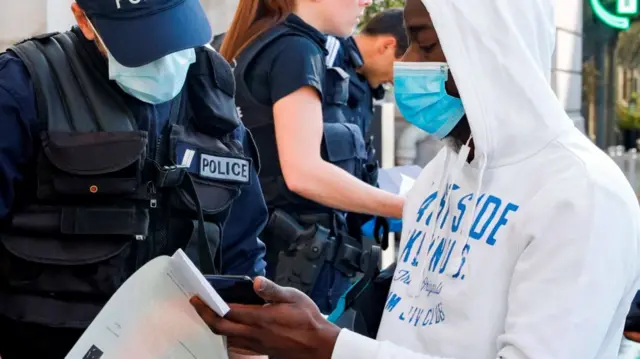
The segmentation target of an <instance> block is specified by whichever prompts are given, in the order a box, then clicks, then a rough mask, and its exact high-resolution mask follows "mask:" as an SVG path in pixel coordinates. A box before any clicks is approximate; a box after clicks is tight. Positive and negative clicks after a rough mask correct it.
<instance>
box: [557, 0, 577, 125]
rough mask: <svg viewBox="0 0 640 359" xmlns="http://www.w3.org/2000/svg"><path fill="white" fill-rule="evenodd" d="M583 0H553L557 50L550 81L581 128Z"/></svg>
mask: <svg viewBox="0 0 640 359" xmlns="http://www.w3.org/2000/svg"><path fill="white" fill-rule="evenodd" d="M583 1H584V0H556V52H555V54H554V61H553V64H554V66H553V70H552V75H551V83H552V86H553V89H554V91H555V93H556V95H557V96H558V98H559V99H560V101H561V102H562V103H563V105H564V108H565V110H566V111H567V114H568V115H569V116H570V117H571V119H573V121H574V122H575V123H576V126H578V128H580V129H581V130H582V131H583V132H584V129H585V121H584V118H582V115H581V113H580V109H581V107H582V40H583V39H582V11H583Z"/></svg>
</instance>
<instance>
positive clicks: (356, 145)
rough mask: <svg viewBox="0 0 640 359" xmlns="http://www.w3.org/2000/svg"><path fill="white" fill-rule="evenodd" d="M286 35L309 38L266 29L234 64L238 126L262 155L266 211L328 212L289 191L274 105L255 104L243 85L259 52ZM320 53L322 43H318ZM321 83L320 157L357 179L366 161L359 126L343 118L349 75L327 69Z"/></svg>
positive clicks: (293, 30) (299, 33)
mask: <svg viewBox="0 0 640 359" xmlns="http://www.w3.org/2000/svg"><path fill="white" fill-rule="evenodd" d="M284 36H302V37H308V35H306V34H305V33H303V32H302V31H301V30H299V29H297V28H295V27H293V26H288V25H287V24H286V22H285V23H284V24H281V25H278V26H276V27H274V28H272V29H270V30H267V32H265V33H264V34H262V35H261V36H260V37H259V38H258V39H256V40H255V41H253V42H252V43H251V44H250V45H249V46H248V47H247V48H246V49H245V50H244V51H243V52H242V54H241V55H240V56H239V57H238V58H237V59H236V67H235V68H234V76H235V79H236V86H237V96H236V104H237V106H238V107H239V108H240V109H241V112H242V121H243V123H244V124H245V126H246V127H247V128H249V129H250V130H251V132H252V133H253V136H254V139H255V142H256V146H257V147H258V149H259V150H260V159H261V161H262V169H261V173H260V182H261V184H262V189H263V191H264V196H265V200H266V201H267V206H268V207H269V208H281V209H285V210H286V209H289V210H291V211H292V212H295V213H319V212H330V211H331V210H330V209H327V208H326V207H324V206H321V205H320V204H318V203H315V202H312V201H309V200H307V199H304V198H302V197H300V196H298V195H297V194H295V193H293V192H291V191H290V190H289V189H288V188H287V186H286V184H285V182H284V178H283V176H282V172H281V169H280V163H279V160H278V151H277V147H276V137H275V130H274V125H273V106H272V105H271V104H263V103H260V102H259V101H258V100H256V99H255V98H254V97H253V96H252V94H251V91H250V90H249V87H248V85H247V83H246V81H245V80H246V79H245V76H246V71H247V69H248V67H249V66H251V64H252V61H253V60H254V58H255V57H256V55H258V54H259V53H260V52H261V50H263V49H264V48H266V46H268V45H269V44H271V43H273V42H274V41H275V40H277V39H279V38H281V37H284ZM317 45H318V48H319V49H323V46H324V44H317ZM326 71H327V72H326V77H325V83H324V84H323V94H324V102H323V104H322V105H323V121H324V136H323V140H322V149H321V153H322V157H323V158H324V159H325V160H327V161H328V162H331V163H333V164H335V165H337V166H339V167H341V168H343V169H344V170H346V171H347V172H349V173H351V174H352V175H354V176H356V177H358V178H360V177H361V171H362V166H363V163H364V161H365V160H366V159H367V151H366V148H365V142H364V138H363V136H362V132H361V131H360V129H359V127H358V126H357V125H356V124H354V123H350V122H349V121H348V120H347V116H346V112H345V111H346V105H347V101H348V99H349V75H348V74H347V73H346V72H345V71H344V70H343V69H341V68H339V67H327V70H326Z"/></svg>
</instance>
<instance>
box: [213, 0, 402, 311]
mask: <svg viewBox="0 0 640 359" xmlns="http://www.w3.org/2000/svg"><path fill="white" fill-rule="evenodd" d="M369 3H370V1H369V0H347V1H345V0H326V1H314V0H296V1H288V0H270V1H265V0H253V1H252V0H243V1H240V3H239V5H238V9H237V12H236V15H235V19H234V22H233V23H232V25H231V27H230V28H229V31H228V32H227V33H226V35H225V40H224V42H223V44H222V48H221V54H222V55H223V56H224V57H225V58H226V59H227V60H228V61H229V62H231V63H234V64H235V68H234V75H235V78H236V84H237V96H236V104H237V105H238V107H239V111H240V113H241V117H242V121H243V123H244V124H245V125H246V126H247V127H248V128H249V129H250V130H251V132H252V133H253V135H254V137H255V140H256V144H257V147H258V150H259V151H260V158H261V162H262V169H261V172H260V182H261V184H262V188H263V191H264V193H265V199H266V201H267V206H268V207H269V211H270V221H269V223H268V224H267V227H266V228H265V232H264V234H263V235H262V236H261V238H262V239H263V240H264V241H265V244H266V246H267V275H268V276H269V277H271V278H274V279H275V280H276V281H277V282H278V283H280V284H282V285H287V286H293V287H296V288H298V289H300V290H302V291H304V292H306V293H308V294H310V295H311V297H312V298H313V299H314V300H315V302H316V303H317V304H318V306H319V307H320V309H321V310H322V311H323V312H324V313H328V312H330V311H331V310H332V309H333V308H334V306H335V304H336V303H337V300H338V298H339V297H340V296H341V294H342V293H344V292H345V291H346V290H347V289H348V287H349V285H350V282H351V279H352V278H353V277H354V276H355V275H356V274H357V273H358V272H365V273H366V272H368V270H369V269H371V268H373V267H374V266H375V263H377V260H376V259H372V258H371V257H369V254H370V253H373V252H375V250H376V249H375V248H370V247H371V242H372V241H361V240H360V239H359V238H353V237H351V236H348V235H347V234H346V231H347V229H346V226H345V224H344V222H345V221H344V212H345V211H350V212H356V213H367V214H371V215H379V216H384V217H396V218H399V217H400V216H401V213H402V206H403V203H404V200H403V198H402V197H399V196H396V195H393V194H390V193H387V192H384V191H382V190H380V189H377V188H375V187H373V186H371V185H368V184H366V183H364V182H363V181H361V180H360V178H361V171H362V166H363V164H364V162H365V160H366V158H367V152H366V148H365V141H364V138H363V136H362V131H361V130H360V128H359V127H358V126H357V125H356V124H353V123H350V122H349V121H347V115H348V110H347V108H346V106H347V101H348V95H349V93H348V92H349V75H348V74H347V73H346V72H345V71H344V70H343V69H341V68H339V67H332V66H327V63H326V59H325V57H326V56H327V55H328V51H327V50H326V48H325V43H326V41H327V37H326V36H325V35H324V33H329V34H332V35H335V36H339V37H344V36H348V35H349V34H350V33H351V31H352V29H353V28H354V25H355V24H356V23H357V21H358V16H359V15H360V14H361V13H362V11H363V8H364V7H365V6H367V5H368V4H369ZM336 9H340V10H339V11H336ZM252 14H254V15H252ZM275 234H278V236H277V237H276V236H275ZM369 262H372V264H371V265H368V264H369Z"/></svg>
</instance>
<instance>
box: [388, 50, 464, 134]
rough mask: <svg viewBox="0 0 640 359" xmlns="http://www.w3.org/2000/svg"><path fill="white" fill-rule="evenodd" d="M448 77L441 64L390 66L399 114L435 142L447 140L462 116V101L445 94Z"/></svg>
mask: <svg viewBox="0 0 640 359" xmlns="http://www.w3.org/2000/svg"><path fill="white" fill-rule="evenodd" d="M448 76H449V67H448V66H447V64H445V63H442V62H396V63H394V64H393V81H394V86H393V88H394V89H393V91H394V94H395V98H396V104H397V105H398V109H399V110H400V113H401V114H402V116H404V118H405V119H406V120H407V121H409V122H410V123H412V124H413V125H415V126H416V127H418V128H420V129H422V130H424V131H426V132H427V133H429V134H431V135H433V136H434V137H437V138H438V139H443V138H444V137H445V136H447V135H448V134H449V133H450V132H451V130H453V128H454V127H455V125H456V124H458V122H460V119H462V116H464V107H463V106H462V101H460V99H459V98H456V97H453V96H449V95H448V94H447V90H446V89H445V83H446V82H447V78H448Z"/></svg>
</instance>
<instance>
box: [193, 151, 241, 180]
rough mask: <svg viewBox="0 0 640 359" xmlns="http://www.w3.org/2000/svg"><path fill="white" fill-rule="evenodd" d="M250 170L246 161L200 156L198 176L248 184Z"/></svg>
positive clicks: (202, 154)
mask: <svg viewBox="0 0 640 359" xmlns="http://www.w3.org/2000/svg"><path fill="white" fill-rule="evenodd" d="M250 170H251V162H250V161H249V160H247V159H243V158H231V157H220V156H211V155H207V154H204V153H201V154H200V176H201V177H204V178H210V179H216V180H227V181H234V182H242V183H249V178H250V177H249V174H250V173H251V172H250Z"/></svg>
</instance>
